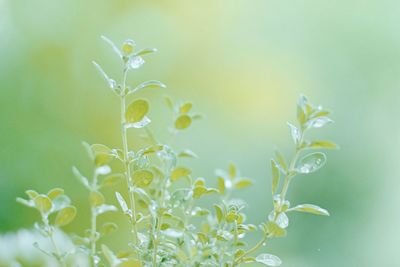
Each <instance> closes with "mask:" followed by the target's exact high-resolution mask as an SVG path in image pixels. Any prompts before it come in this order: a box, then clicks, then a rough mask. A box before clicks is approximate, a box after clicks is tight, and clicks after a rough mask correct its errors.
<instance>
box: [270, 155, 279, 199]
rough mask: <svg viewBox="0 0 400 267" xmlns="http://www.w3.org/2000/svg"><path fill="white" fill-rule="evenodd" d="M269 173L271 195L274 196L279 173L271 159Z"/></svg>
mask: <svg viewBox="0 0 400 267" xmlns="http://www.w3.org/2000/svg"><path fill="white" fill-rule="evenodd" d="M271 172H272V195H275V192H276V189H277V187H278V185H279V178H280V172H279V169H278V166H277V164H276V162H275V160H273V159H271Z"/></svg>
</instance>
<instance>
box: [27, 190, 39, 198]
mask: <svg viewBox="0 0 400 267" xmlns="http://www.w3.org/2000/svg"><path fill="white" fill-rule="evenodd" d="M25 194H27V195H28V197H29V198H30V199H35V197H37V196H38V195H39V193H38V192H36V191H35V190H26V191H25Z"/></svg>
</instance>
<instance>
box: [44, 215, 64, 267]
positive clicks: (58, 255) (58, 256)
mask: <svg viewBox="0 0 400 267" xmlns="http://www.w3.org/2000/svg"><path fill="white" fill-rule="evenodd" d="M42 221H43V223H44V225H45V227H46V229H47V230H46V231H47V233H48V236H49V239H50V242H51V244H52V245H53V247H54V250H55V258H56V259H57V261H58V263H59V264H60V265H61V266H62V267H65V266H66V265H65V262H64V260H63V258H62V257H61V252H60V249H59V248H58V246H57V244H56V242H55V241H54V228H53V227H52V226H51V225H50V224H49V219H48V218H47V215H43V214H42Z"/></svg>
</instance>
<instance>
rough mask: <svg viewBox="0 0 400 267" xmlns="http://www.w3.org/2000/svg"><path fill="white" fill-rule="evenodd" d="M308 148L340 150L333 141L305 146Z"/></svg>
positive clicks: (314, 142)
mask: <svg viewBox="0 0 400 267" xmlns="http://www.w3.org/2000/svg"><path fill="white" fill-rule="evenodd" d="M305 147H306V148H316V149H322V148H325V149H337V148H339V147H338V146H337V145H336V144H335V143H333V142H331V141H313V142H311V143H309V144H305Z"/></svg>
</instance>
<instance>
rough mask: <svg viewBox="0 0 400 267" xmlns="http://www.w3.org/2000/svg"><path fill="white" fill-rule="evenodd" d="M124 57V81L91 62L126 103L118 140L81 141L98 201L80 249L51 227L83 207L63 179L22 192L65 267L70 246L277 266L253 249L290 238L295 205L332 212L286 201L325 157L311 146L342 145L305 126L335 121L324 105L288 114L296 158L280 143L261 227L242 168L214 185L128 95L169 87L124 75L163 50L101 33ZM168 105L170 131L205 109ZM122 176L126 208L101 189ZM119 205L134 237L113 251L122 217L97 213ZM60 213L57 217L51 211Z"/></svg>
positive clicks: (126, 256)
mask: <svg viewBox="0 0 400 267" xmlns="http://www.w3.org/2000/svg"><path fill="white" fill-rule="evenodd" d="M102 39H103V40H105V41H106V42H107V43H108V44H109V45H110V46H111V48H112V50H113V51H114V52H115V53H116V55H117V56H118V57H119V58H120V59H121V61H122V65H123V68H122V79H121V81H120V82H117V81H116V80H114V79H112V78H110V77H109V76H108V75H107V74H106V72H105V71H104V70H103V68H102V67H101V66H100V65H99V64H98V63H96V62H93V64H94V65H95V67H96V68H97V69H98V71H99V72H100V74H101V75H102V77H103V78H104V80H105V81H106V84H107V85H108V87H109V88H110V89H111V90H112V91H113V92H114V93H115V94H116V95H117V97H118V98H119V99H120V101H121V102H120V103H121V114H120V115H121V121H120V123H121V141H122V147H121V148H109V147H107V146H106V145H102V144H87V143H83V145H84V147H85V148H86V150H87V152H88V156H89V158H90V160H91V161H92V162H93V173H92V175H91V179H88V178H87V177H86V176H85V175H83V174H82V173H81V172H80V171H79V170H78V168H76V167H73V168H72V172H73V174H74V176H75V177H76V178H77V179H78V180H79V181H80V183H81V184H82V185H83V186H84V187H85V188H86V189H87V191H88V198H89V203H90V206H91V224H90V225H91V227H90V229H88V230H87V231H86V233H85V235H84V236H77V235H76V236H74V240H75V244H76V248H77V249H76V250H75V251H70V252H64V251H60V250H59V248H58V246H57V244H56V242H55V241H54V239H53V233H54V230H55V229H56V228H58V227H63V226H65V225H67V224H69V223H70V222H71V221H72V220H73V219H74V217H75V215H76V213H77V212H76V208H75V207H74V206H72V205H71V201H70V199H69V198H68V197H67V196H66V195H65V194H64V190H62V189H60V188H56V189H53V190H50V191H49V192H48V193H47V194H39V193H37V192H35V191H33V190H28V191H26V194H27V195H28V197H29V199H28V200H25V199H21V198H18V201H19V202H20V203H22V204H24V205H26V206H28V207H31V208H35V209H37V210H38V211H39V213H40V215H41V223H37V224H36V228H37V229H38V230H39V231H40V232H41V233H42V234H43V236H45V237H48V238H49V239H50V240H51V241H52V244H53V249H54V251H46V250H44V249H42V248H40V247H39V246H38V245H36V246H37V247H38V249H40V250H42V251H43V252H44V253H46V254H47V255H49V256H50V257H54V258H55V259H56V260H57V261H58V262H59V264H60V265H61V266H66V259H67V257H68V255H69V254H70V253H75V252H76V251H78V248H79V251H84V252H85V253H86V254H87V255H88V256H89V257H90V259H91V265H92V266H111V267H122V266H132V267H133V266H135V267H136V266H227V267H228V266H239V265H242V264H244V263H251V262H258V263H260V264H264V265H267V266H279V265H280V264H281V260H280V259H279V258H278V257H277V256H275V255H271V254H267V253H261V254H258V255H257V256H255V254H256V252H258V251H259V250H260V249H261V248H262V247H263V245H265V244H266V242H267V241H268V240H270V239H272V238H279V237H284V236H285V235H286V228H287V227H288V225H289V218H288V214H289V213H290V212H307V213H312V214H317V215H329V213H328V211H327V210H325V209H323V208H320V207H318V206H316V205H311V204H299V205H296V206H293V207H292V206H291V205H290V203H289V201H288V200H287V193H288V189H289V186H290V182H291V181H292V180H293V179H294V177H296V176H298V175H306V174H309V173H312V172H315V171H317V170H318V169H320V168H321V167H322V166H323V165H324V164H325V162H326V156H325V154H324V153H322V152H311V153H309V152H307V151H309V150H314V149H332V148H336V145H335V144H334V143H332V142H330V141H325V140H322V141H321V140H307V139H306V136H305V134H306V132H307V131H308V130H311V129H314V128H321V127H323V126H325V125H327V124H329V123H331V122H332V120H331V119H329V118H328V115H329V112H328V111H327V110H324V109H323V108H322V107H320V106H313V105H312V104H310V103H309V102H308V100H307V99H306V97H304V96H301V97H300V99H299V102H298V105H297V124H298V126H295V125H293V124H290V123H288V125H289V129H290V132H291V136H292V138H293V142H294V146H295V149H294V154H293V156H292V158H291V160H290V161H287V160H286V159H285V157H284V156H283V155H282V154H281V153H280V152H278V151H277V152H276V154H275V157H274V159H272V160H271V171H272V186H271V188H272V196H273V197H272V204H273V210H272V211H271V213H270V214H269V215H268V216H266V217H267V218H266V221H264V222H262V223H261V224H260V225H259V226H258V227H257V226H256V225H254V224H251V223H248V222H247V218H246V214H245V203H244V201H242V200H238V199H235V198H232V195H233V194H234V193H235V191H237V190H242V189H244V188H247V187H249V186H251V185H252V184H253V180H252V179H249V178H246V177H244V176H241V175H240V173H239V170H238V169H237V167H236V166H235V165H234V164H230V165H229V167H228V170H227V171H223V170H219V171H217V178H216V181H215V184H216V186H215V187H213V186H210V185H209V184H208V183H207V182H206V180H205V179H204V178H196V177H195V176H194V175H193V174H192V171H191V170H190V168H189V167H188V166H184V165H182V164H181V162H180V159H181V158H184V157H185V158H196V157H197V156H196V154H195V153H194V152H192V151H190V150H188V149H184V150H180V151H178V150H176V149H175V148H172V147H171V146H169V145H168V144H165V143H162V142H160V141H158V140H157V139H156V137H155V136H154V135H153V133H152V132H151V130H150V128H149V124H150V123H151V119H150V118H149V110H150V105H149V102H148V101H147V100H146V99H134V100H133V101H132V102H128V98H130V97H132V96H134V95H135V93H136V92H138V91H139V90H144V89H148V88H165V87H166V86H165V85H164V84H163V83H161V82H159V81H155V80H151V81H147V82H144V83H141V84H139V85H137V86H133V87H131V86H129V85H128V83H127V75H128V73H129V72H130V71H134V70H135V69H138V68H140V67H142V65H143V64H144V63H145V60H144V57H145V56H147V55H148V54H151V53H154V52H156V49H142V50H138V51H136V45H135V43H134V42H133V41H132V40H126V41H125V42H124V43H123V44H122V46H121V48H119V47H118V46H116V45H115V44H114V43H113V42H112V41H110V40H109V39H108V38H106V37H104V36H103V37H102ZM165 100H166V104H167V106H168V107H169V109H170V110H171V112H172V119H173V120H172V122H171V129H172V131H171V134H173V135H174V134H177V133H179V132H182V131H184V130H185V129H187V128H189V127H190V126H191V125H192V124H193V123H194V121H195V120H196V119H199V118H200V117H201V116H200V115H199V114H197V113H194V112H193V111H192V107H193V105H192V103H190V102H183V103H173V101H172V100H171V99H170V98H169V97H167V98H166V99H165ZM133 130H134V131H143V132H144V133H145V134H146V141H145V142H144V145H143V146H142V148H141V149H139V150H137V151H133V150H131V149H130V147H129V143H128V138H127V132H128V131H133ZM111 161H118V162H119V163H120V165H121V167H122V169H123V171H122V173H116V172H114V171H113V170H112V169H111V167H110V163H111ZM122 181H124V182H125V183H126V189H127V190H126V192H115V197H116V200H117V202H118V203H119V207H118V208H117V207H115V206H113V205H110V204H107V202H106V199H105V197H104V195H103V194H102V193H101V190H102V189H103V188H105V187H112V186H113V185H115V184H117V183H119V182H122ZM212 196H213V197H214V198H217V199H218V201H217V202H216V203H215V204H214V205H213V206H212V207H202V206H201V205H200V202H199V200H200V199H202V198H208V197H212ZM117 210H119V211H120V212H122V213H123V214H125V215H126V217H127V220H129V225H130V227H131V229H130V232H129V233H130V234H131V242H130V243H129V244H127V246H126V249H127V250H126V251H125V252H118V253H115V252H113V251H112V250H111V249H110V248H109V247H108V246H107V245H106V244H99V242H100V241H101V240H100V239H101V237H103V236H104V235H108V234H111V233H112V232H113V231H115V230H116V229H117V228H118V226H117V224H115V223H114V222H108V223H105V224H103V225H102V226H101V227H100V226H99V225H98V223H97V217H98V216H101V215H102V214H104V213H106V212H115V211H117ZM53 213H54V214H56V217H55V218H54V219H52V220H50V215H52V214H53ZM255 231H259V232H260V233H261V234H260V236H261V239H260V241H259V242H258V243H256V244H255V245H253V246H251V245H248V244H246V242H244V239H245V236H246V235H247V234H248V233H250V232H255Z"/></svg>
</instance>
